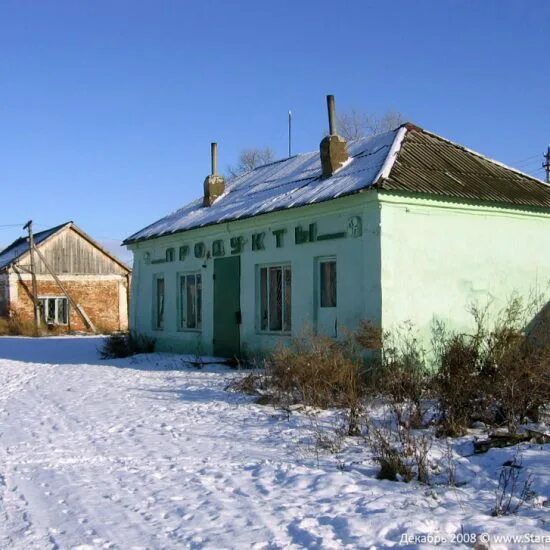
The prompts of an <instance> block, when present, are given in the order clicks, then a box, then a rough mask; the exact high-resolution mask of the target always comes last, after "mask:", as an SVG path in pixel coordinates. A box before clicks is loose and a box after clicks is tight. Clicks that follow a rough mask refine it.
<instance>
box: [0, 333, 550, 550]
mask: <svg viewBox="0 0 550 550" xmlns="http://www.w3.org/2000/svg"><path fill="white" fill-rule="evenodd" d="M99 345H100V339H98V338H51V339H27V338H0V547H1V548H21V549H33V548H63V549H64V548H122V549H128V548H186V547H189V548H216V549H220V548H265V549H267V548H270V549H271V548H302V547H307V548H368V547H370V546H376V547H381V546H391V545H397V546H398V545H399V544H400V542H404V541H405V539H403V538H402V537H403V536H404V535H409V536H410V537H412V536H414V535H421V536H424V537H426V536H427V535H431V536H441V535H443V534H447V536H449V537H451V536H452V534H459V535H460V534H466V535H468V534H473V533H476V534H480V533H484V532H488V533H491V534H492V535H526V534H532V535H533V536H550V531H549V526H550V523H547V522H548V521H550V517H549V516H550V508H548V507H546V506H545V505H544V504H543V503H545V502H546V503H547V501H548V499H549V498H550V459H549V455H550V453H549V451H550V446H549V445H547V446H540V445H539V446H526V447H525V448H524V450H523V466H524V470H525V472H527V471H529V472H531V473H532V474H533V476H534V485H533V489H534V490H535V492H536V493H537V494H538V497H537V498H535V499H534V501H533V502H532V503H531V504H529V505H526V506H525V507H524V508H523V509H522V510H520V513H519V514H518V515H516V516H507V517H500V518H495V517H491V515H490V510H491V508H492V507H493V505H494V491H495V487H496V483H497V479H498V471H499V468H501V466H502V464H503V463H504V462H505V461H506V460H509V459H510V458H511V457H512V456H513V454H514V450H512V449H499V450H491V451H489V452H488V453H487V454H485V455H476V456H466V457H464V458H460V459H459V460H458V466H457V476H458V478H459V481H466V484H465V485H462V486H460V487H448V486H445V485H433V486H426V485H419V484H417V483H409V484H405V483H400V482H391V481H379V480H377V479H376V478H375V473H376V467H375V465H374V463H373V462H372V460H371V459H370V457H369V455H368V453H367V452H366V451H364V446H363V445H358V444H349V445H348V446H347V449H346V450H345V451H343V452H342V453H340V454H339V455H337V456H334V455H326V456H321V457H320V459H318V458H317V457H316V456H314V454H313V453H312V452H311V449H310V448H308V447H307V445H305V444H304V441H306V440H307V439H308V438H309V435H310V434H309V429H310V427H311V424H310V422H309V421H308V420H307V418H306V417H305V416H303V415H301V414H298V413H296V414H292V415H290V417H287V416H286V415H285V414H282V413H281V412H278V411H276V410H275V409H273V408H271V407H265V406H260V405H256V404H254V403H252V400H251V398H249V397H245V396H242V395H239V394H236V393H231V392H226V391H225V390H224V387H225V385H226V383H227V381H228V380H229V379H230V378H231V377H234V376H235V373H234V372H233V371H230V370H228V369H225V368H224V367H221V366H209V367H205V368H204V369H202V370H197V369H196V368H194V367H191V366H189V365H188V364H186V363H185V362H184V360H183V359H182V358H181V357H178V356H171V355H149V356H139V357H137V358H134V359H128V360H116V361H115V360H109V361H101V360H100V359H99V358H98V353H97V348H98V347H99ZM455 450H456V451H458V452H460V453H461V454H462V455H471V451H472V449H471V442H469V441H467V440H462V441H459V442H457V443H456V447H455ZM434 456H435V455H434ZM407 540H408V543H407V544H408V546H410V547H417V546H418V545H419V544H418V542H419V541H422V538H420V539H418V540H416V541H415V540H413V539H407ZM402 546H404V545H402ZM506 546H512V545H511V544H507V545H504V544H501V545H498V544H495V543H494V541H493V544H492V545H491V547H493V548H496V547H506ZM549 546H550V545H549Z"/></svg>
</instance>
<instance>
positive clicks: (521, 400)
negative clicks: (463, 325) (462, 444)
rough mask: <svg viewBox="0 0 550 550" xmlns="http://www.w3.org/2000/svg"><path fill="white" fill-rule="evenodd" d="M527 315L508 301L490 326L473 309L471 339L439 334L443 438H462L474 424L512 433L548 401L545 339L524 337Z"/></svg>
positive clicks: (549, 347) (549, 346)
mask: <svg viewBox="0 0 550 550" xmlns="http://www.w3.org/2000/svg"><path fill="white" fill-rule="evenodd" d="M530 311H531V310H530V307H527V306H524V305H523V303H522V301H521V300H520V299H519V298H512V299H510V301H509V302H508V304H507V306H506V307H505V308H503V309H502V310H501V311H500V312H499V314H498V315H497V317H496V319H495V321H494V322H493V323H492V324H490V323H489V321H488V318H489V317H488V308H484V309H480V308H477V307H473V308H472V309H471V313H472V315H473V318H474V321H475V329H474V331H473V333H472V334H469V335H466V334H443V333H442V332H440V336H439V340H438V345H437V346H434V350H435V351H436V352H437V355H438V358H437V362H438V365H439V369H438V373H437V376H436V388H437V392H438V395H439V399H440V408H441V412H442V419H441V420H442V422H441V431H442V432H443V433H445V434H447V435H458V434H462V433H464V432H465V430H466V428H467V427H468V426H469V425H470V424H471V423H472V422H473V421H475V420H483V421H484V422H486V423H488V424H491V425H501V424H507V426H508V428H509V430H510V431H512V432H514V431H516V429H517V427H518V425H519V423H521V422H522V421H524V420H526V419H536V417H537V415H538V411H539V409H540V408H541V407H542V406H543V405H544V404H546V403H548V402H549V401H550V340H543V339H541V338H540V332H539V333H538V334H539V337H537V338H533V337H531V335H530V334H528V333H526V332H524V327H525V326H526V325H527V319H528V317H529V314H530Z"/></svg>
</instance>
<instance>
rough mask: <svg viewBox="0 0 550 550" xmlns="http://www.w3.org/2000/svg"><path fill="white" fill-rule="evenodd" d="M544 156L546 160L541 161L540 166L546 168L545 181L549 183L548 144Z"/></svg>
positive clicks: (549, 151) (549, 155) (549, 162)
mask: <svg viewBox="0 0 550 550" xmlns="http://www.w3.org/2000/svg"><path fill="white" fill-rule="evenodd" d="M544 158H545V159H546V162H543V163H542V167H543V168H544V169H545V170H546V183H550V145H549V146H548V149H547V151H546V155H544Z"/></svg>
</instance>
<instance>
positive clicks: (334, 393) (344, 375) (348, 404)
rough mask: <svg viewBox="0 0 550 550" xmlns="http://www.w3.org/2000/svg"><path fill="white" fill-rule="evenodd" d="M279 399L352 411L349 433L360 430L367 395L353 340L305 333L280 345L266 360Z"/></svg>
mask: <svg viewBox="0 0 550 550" xmlns="http://www.w3.org/2000/svg"><path fill="white" fill-rule="evenodd" d="M266 368H267V375H268V376H269V378H270V382H271V385H272V387H273V389H274V393H275V397H276V399H277V401H279V402H280V403H282V404H283V405H284V404H286V405H288V404H292V403H303V404H305V405H311V406H313V407H319V408H329V407H339V408H345V409H346V410H347V411H348V430H347V431H348V433H349V435H356V434H358V433H359V426H358V418H359V415H360V411H361V408H362V403H361V398H362V396H363V395H364V379H363V359H362V357H361V356H360V354H359V353H358V350H357V349H356V347H355V345H354V343H353V341H352V340H351V339H346V340H345V341H343V342H337V341H335V340H333V339H332V338H329V337H326V336H321V335H315V334H312V333H305V334H303V335H302V336H300V337H297V338H293V339H292V342H291V344H290V346H288V347H285V346H280V347H278V348H277V349H276V350H275V351H274V352H273V353H272V355H271V356H270V358H269V359H268V360H267V361H266Z"/></svg>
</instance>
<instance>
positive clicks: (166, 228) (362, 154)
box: [124, 127, 406, 244]
mask: <svg viewBox="0 0 550 550" xmlns="http://www.w3.org/2000/svg"><path fill="white" fill-rule="evenodd" d="M405 132H406V129H405V128H404V127H401V128H398V129H396V130H393V131H391V132H387V133H385V134H381V135H378V136H373V137H368V138H363V139H358V140H356V141H353V142H350V143H349V144H348V152H349V155H350V160H349V161H348V162H347V163H346V164H345V165H344V166H343V167H342V168H340V169H339V170H338V171H337V172H336V173H335V174H334V175H332V176H331V177H330V178H326V179H323V178H322V177H321V159H320V155H319V152H318V151H315V152H313V153H304V154H300V155H295V156H293V157H290V158H288V159H284V160H280V161H277V162H273V163H270V164H266V165H265V166H260V167H258V168H256V169H255V170H252V171H250V172H246V173H245V174H242V175H240V176H237V177H235V178H232V179H231V180H229V181H228V182H227V183H226V186H225V192H224V194H223V195H222V196H221V197H219V198H218V199H217V200H216V202H215V203H214V204H213V205H212V206H210V207H204V206H203V205H202V197H201V198H200V199H197V200H195V201H193V202H191V203H190V204H188V205H187V206H184V207H183V208H181V209H179V210H177V211H176V212H173V213H172V214H170V215H168V216H166V217H164V218H162V219H160V220H158V221H157V222H155V223H153V224H151V225H149V226H147V227H145V228H144V229H142V230H140V231H138V232H137V233H134V234H133V235H132V236H130V237H128V238H127V239H126V240H125V241H124V243H125V244H128V243H131V242H135V241H139V240H145V239H151V238H154V237H160V236H162V235H169V234H172V233H177V232H180V231H187V230H189V229H194V228H197V227H204V226H207V225H212V224H216V223H223V222H228V221H232V220H238V219H243V218H249V217H252V216H257V215H259V214H266V213H268V212H274V211H277V210H283V209H287V208H295V207H298V206H305V205H308V204H314V203H318V202H322V201H327V200H330V199H335V198H337V197H342V196H345V195H350V194H352V193H355V192H357V191H360V190H361V189H364V188H366V187H369V186H371V185H373V184H374V183H376V182H377V181H378V179H379V178H380V177H384V175H385V174H387V173H389V170H390V169H391V166H392V164H393V161H394V160H395V157H396V155H397V153H398V151H399V146H400V144H401V141H402V140H403V136H404V134H405Z"/></svg>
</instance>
